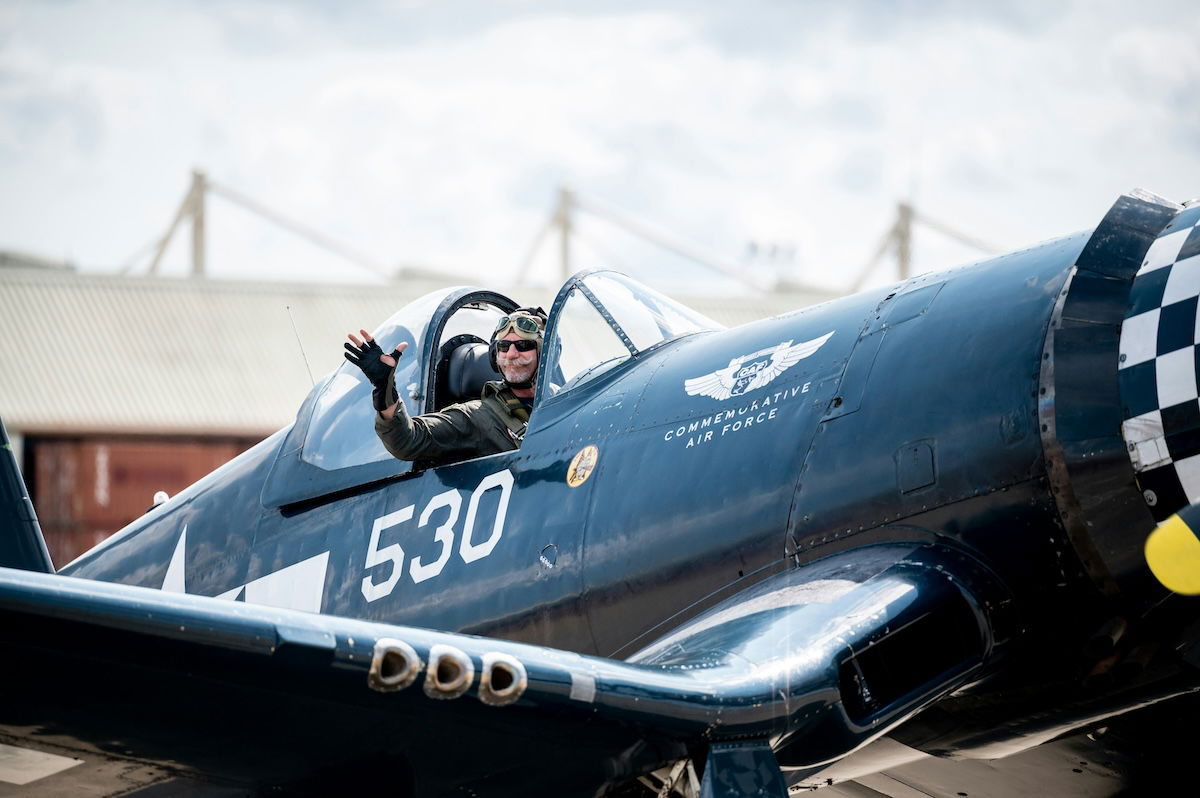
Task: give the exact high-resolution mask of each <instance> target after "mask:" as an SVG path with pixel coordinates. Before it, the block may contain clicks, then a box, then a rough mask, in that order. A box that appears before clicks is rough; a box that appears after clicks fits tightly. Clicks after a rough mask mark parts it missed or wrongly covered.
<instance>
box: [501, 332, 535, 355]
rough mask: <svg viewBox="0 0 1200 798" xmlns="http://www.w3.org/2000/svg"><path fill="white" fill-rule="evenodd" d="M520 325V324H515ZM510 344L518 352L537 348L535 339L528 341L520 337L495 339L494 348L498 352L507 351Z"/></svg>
mask: <svg viewBox="0 0 1200 798" xmlns="http://www.w3.org/2000/svg"><path fill="white" fill-rule="evenodd" d="M517 326H520V325H517ZM510 346H515V347H516V348H517V351H518V352H528V351H530V350H531V349H536V348H537V341H528V340H526V339H524V338H522V339H521V340H520V341H497V342H496V349H497V350H498V351H500V352H507V351H508V348H509V347H510Z"/></svg>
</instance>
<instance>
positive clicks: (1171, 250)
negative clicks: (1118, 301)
mask: <svg viewBox="0 0 1200 798" xmlns="http://www.w3.org/2000/svg"><path fill="white" fill-rule="evenodd" d="M1198 300H1200V205H1195V206H1192V207H1188V208H1185V209H1184V210H1182V211H1180V213H1179V214H1178V215H1176V217H1175V218H1174V220H1172V222H1171V223H1170V224H1169V225H1168V226H1167V227H1166V229H1165V230H1163V232H1162V233H1161V234H1160V235H1159V237H1158V239H1157V240H1156V241H1155V242H1154V244H1153V245H1152V246H1151V247H1150V250H1149V251H1148V252H1147V253H1146V259H1145V261H1144V262H1143V264H1142V266H1141V268H1140V269H1139V270H1138V273H1137V276H1136V277H1135V279H1134V282H1133V289H1132V291H1131V292H1130V305H1129V309H1128V311H1127V312H1126V315H1125V322H1124V324H1123V325H1122V327H1121V343H1120V350H1119V351H1120V363H1119V372H1118V373H1119V377H1120V386H1121V404H1122V411H1123V414H1124V419H1125V421H1124V423H1123V424H1122V426H1121V431H1122V434H1123V436H1124V438H1125V442H1126V444H1127V446H1128V449H1129V456H1130V459H1131V460H1132V461H1133V468H1134V471H1135V472H1136V474H1137V481H1138V485H1139V487H1141V489H1142V495H1143V496H1144V497H1145V499H1146V503H1147V505H1149V507H1150V511H1151V513H1152V514H1153V515H1154V517H1155V518H1156V519H1157V520H1160V521H1161V520H1163V519H1165V518H1167V517H1169V516H1170V515H1171V514H1172V513H1174V512H1175V511H1177V510H1179V509H1180V508H1182V507H1184V506H1186V505H1188V504H1194V503H1200V398H1198V396H1200V391H1198V390H1197V378H1196V375H1197V371H1198V370H1200V369H1198V365H1197V364H1198V363H1200V315H1198V314H1197V312H1196V308H1197V302H1198Z"/></svg>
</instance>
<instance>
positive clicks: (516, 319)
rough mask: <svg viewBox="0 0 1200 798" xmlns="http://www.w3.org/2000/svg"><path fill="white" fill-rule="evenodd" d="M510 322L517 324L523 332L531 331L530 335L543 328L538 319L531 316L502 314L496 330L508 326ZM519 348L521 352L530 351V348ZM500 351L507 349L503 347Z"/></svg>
mask: <svg viewBox="0 0 1200 798" xmlns="http://www.w3.org/2000/svg"><path fill="white" fill-rule="evenodd" d="M510 324H515V325H516V327H517V329H518V330H520V331H521V332H525V333H529V334H530V335H535V334H537V332H538V331H539V330H541V329H542V328H541V327H539V326H538V323H537V322H536V321H534V320H533V319H531V318H529V317H528V316H501V317H500V321H499V322H498V323H497V324H496V330H497V331H500V330H503V329H504V328H505V327H507V326H508V325H510ZM518 349H519V351H521V352H528V351H529V350H528V349H520V348H519V347H518ZM500 351H501V352H503V351H505V350H503V349H501V350H500Z"/></svg>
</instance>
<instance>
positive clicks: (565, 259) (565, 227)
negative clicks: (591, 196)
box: [554, 186, 575, 283]
mask: <svg viewBox="0 0 1200 798" xmlns="http://www.w3.org/2000/svg"><path fill="white" fill-rule="evenodd" d="M574 208H575V195H574V194H573V193H572V192H571V189H569V188H567V187H566V186H562V187H560V188H559V189H558V208H557V209H556V210H555V213H554V221H555V223H556V224H557V225H558V233H559V243H558V258H559V271H560V272H561V277H562V282H564V283H565V282H566V281H567V278H568V277H570V276H571V214H572V213H573V212H574Z"/></svg>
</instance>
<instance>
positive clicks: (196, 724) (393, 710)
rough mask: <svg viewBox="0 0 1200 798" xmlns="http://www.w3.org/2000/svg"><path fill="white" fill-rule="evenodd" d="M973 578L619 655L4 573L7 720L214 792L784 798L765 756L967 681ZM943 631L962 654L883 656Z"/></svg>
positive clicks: (976, 580) (928, 580) (695, 626)
mask: <svg viewBox="0 0 1200 798" xmlns="http://www.w3.org/2000/svg"><path fill="white" fill-rule="evenodd" d="M952 573H953V574H956V576H954V577H951V576H950V574H952ZM985 581H986V578H985V577H984V576H983V575H982V572H981V571H979V569H977V568H974V567H973V566H971V565H970V564H969V563H968V562H967V561H966V560H965V559H963V558H961V557H959V556H958V555H955V554H954V553H952V552H947V551H935V550H933V549H930V548H923V547H913V546H877V547H870V548H868V549H860V550H857V551H851V552H846V553H845V554H843V555H836V556H833V557H830V558H827V559H826V560H823V561H820V562H818V563H813V564H811V565H809V566H806V567H804V568H802V569H796V570H793V571H789V572H787V573H785V574H781V575H778V576H776V577H773V578H772V579H770V580H768V581H767V582H764V583H762V584H760V585H759V586H757V587H755V588H753V589H751V590H750V591H748V592H746V593H745V594H743V595H739V596H735V597H734V598H732V599H730V600H728V601H727V602H725V603H724V604H722V605H720V606H718V607H716V608H714V609H713V610H712V611H710V612H708V613H706V614H705V615H703V616H701V617H699V618H696V619H694V620H693V621H691V622H689V623H688V624H686V625H685V626H684V627H682V628H680V629H678V630H676V631H675V632H673V633H671V634H670V635H668V636H667V637H665V638H664V639H662V640H660V641H658V642H657V643H655V644H654V645H653V646H651V647H650V648H648V649H645V650H644V651H642V652H640V653H639V654H637V655H635V656H634V657H633V658H631V659H630V660H629V661H628V662H619V661H614V660H608V659H604V658H599V657H587V656H581V655H578V654H573V653H570V652H564V651H558V650H552V649H547V648H542V647H537V646H531V645H526V644H519V643H511V642H506V641H501V640H494V639H488V638H480V637H473V636H469V635H461V634H452V633H446V632H435V631H429V630H424V629H416V628H411V627H399V626H391V625H387V624H379V623H368V622H364V621H357V620H352V619H346V618H337V617H331V616H321V615H314V614H308V613H301V612H294V611H288V610H275V609H270V608H264V607H257V606H254V605H247V604H241V603H230V602H223V601H218V600H215V599H209V598H205V597H199V596H189V595H177V594H169V593H163V592H160V591H154V590H147V589H144V588H137V587H131V586H126V585H115V584H107V583H99V582H92V581H88V580H79V579H71V578H67V577H61V576H54V575H45V574H36V573H28V572H21V571H16V570H10V569H0V616H2V617H3V618H4V624H5V628H6V635H5V642H4V647H5V649H6V652H5V656H6V660H7V661H9V662H15V663H18V666H19V667H18V673H17V675H16V677H15V679H14V680H13V681H10V682H9V690H8V692H9V693H10V695H9V696H7V697H6V700H5V706H4V711H3V717H0V725H2V726H3V729H2V731H3V733H4V734H6V735H8V736H10V738H17V739H23V740H33V739H36V740H38V741H40V742H41V743H42V744H45V743H46V741H47V740H50V741H55V740H56V741H57V743H56V744H57V745H59V746H60V750H63V751H67V752H70V753H71V754H72V755H74V756H77V757H80V758H84V759H86V758H87V757H88V756H89V755H99V756H102V757H106V758H113V757H116V758H121V757H128V758H132V759H136V760H138V761H142V762H147V761H150V762H156V763H160V764H162V765H163V766H164V767H167V768H168V769H174V770H176V771H178V772H179V773H182V774H185V775H188V776H189V777H192V778H199V779H201V780H205V779H207V780H216V781H218V782H220V783H237V784H248V785H259V786H262V785H283V786H285V787H288V786H291V787H293V788H296V787H298V786H299V787H305V788H315V789H320V785H322V784H324V783H325V782H324V781H323V780H328V779H331V778H338V779H341V780H344V779H347V778H351V777H353V778H355V779H358V780H359V781H360V782H361V783H362V784H365V785H369V784H372V783H376V782H379V781H382V782H386V783H388V784H389V786H390V787H392V788H398V789H399V790H400V792H401V793H402V794H404V793H408V794H420V795H439V794H442V793H444V792H448V791H450V790H452V789H457V788H459V787H470V788H471V789H473V790H475V792H476V794H478V795H516V794H529V792H530V790H531V789H532V790H533V791H534V792H536V791H537V788H536V787H535V786H534V785H545V784H546V783H548V782H547V779H550V780H552V783H554V784H555V785H556V786H555V794H559V795H575V794H578V795H594V794H598V793H599V792H603V791H604V790H607V789H609V788H612V787H614V786H615V785H618V784H620V783H622V782H625V781H628V780H630V779H633V778H636V777H638V776H640V775H642V774H645V773H648V772H649V771H651V770H653V769H655V768H658V767H660V766H662V765H664V764H667V763H670V762H672V761H676V760H679V759H682V758H685V757H692V758H693V759H696V758H697V757H700V758H702V757H703V756H705V755H709V767H708V768H707V769H706V772H705V777H704V785H703V790H704V792H703V793H702V794H705V795H713V796H717V795H740V794H744V792H730V791H729V789H733V788H729V789H726V788H724V787H722V785H723V784H725V785H728V784H735V783H736V784H741V785H742V786H741V787H737V788H736V789H738V790H742V789H743V788H744V787H745V784H746V781H745V779H746V778H747V774H750V776H752V777H753V778H754V779H758V780H759V782H761V783H760V788H761V791H760V793H759V794H763V795H783V794H784V792H783V791H782V790H783V787H782V784H783V782H782V780H781V779H780V777H779V768H778V765H776V762H775V755H773V754H772V748H774V749H775V751H777V752H778V757H779V761H780V762H781V763H783V764H785V765H788V766H791V767H799V766H812V765H815V764H817V763H820V762H824V761H828V760H829V759H832V758H836V757H838V756H841V755H842V754H844V753H846V752H847V751H849V750H851V749H853V748H855V747H857V746H859V745H861V744H863V743H864V742H866V741H868V740H869V739H871V738H873V737H876V736H878V735H879V734H882V733H883V732H884V731H886V730H887V729H888V728H890V727H891V726H893V725H895V724H896V723H898V722H900V721H901V720H903V719H904V718H905V717H907V716H908V715H910V714H911V713H912V712H914V711H916V710H917V709H919V708H920V707H922V706H925V705H927V704H928V703H929V702H931V701H934V700H936V699H937V698H938V697H940V696H941V695H943V694H945V693H946V692H947V691H948V690H951V689H953V688H954V687H956V686H958V685H961V684H962V683H964V682H965V681H967V680H968V679H970V678H972V676H974V675H975V674H977V673H978V672H979V671H980V669H981V668H982V667H983V666H984V664H985V663H986V662H987V660H988V658H989V656H990V653H991V651H992V649H993V647H994V642H995V641H994V640H993V639H992V637H991V633H990V631H989V630H990V628H991V626H992V624H991V622H990V620H989V619H988V618H987V617H986V614H985V611H984V610H983V609H982V607H983V603H982V602H980V601H979V600H978V599H977V598H976V597H975V593H974V591H975V590H976V589H979V588H981V586H983V585H984V582H985ZM941 638H951V639H954V640H957V641H960V643H958V644H956V645H955V646H952V647H950V648H949V649H947V650H946V651H945V652H944V653H942V654H939V655H937V656H931V655H929V654H928V652H926V654H925V656H923V657H917V658H915V659H917V660H919V661H920V663H922V664H920V665H918V666H910V667H906V668H905V669H904V670H903V672H900V671H898V670H897V669H895V668H894V667H891V666H889V665H888V664H887V663H888V662H889V661H891V660H893V659H894V658H896V657H900V656H903V652H902V651H901V649H902V648H905V649H907V648H911V647H913V646H916V647H919V648H921V649H922V650H926V649H928V648H929V646H930V644H931V642H933V641H935V640H938V639H941ZM943 648H945V646H943ZM14 686H15V687H16V689H12V688H13V687H14ZM452 699H457V700H452ZM474 699H479V700H474ZM31 730H33V731H31ZM768 742H769V743H770V744H771V745H770V746H768V744H767V743H768ZM731 773H733V774H735V775H738V778H737V779H735V778H733V776H732V775H731ZM753 774H759V775H757V776H754V775H753ZM738 779H741V781H738ZM764 779H765V780H766V781H763V780H764ZM337 783H339V784H341V783H342V781H338V782H337ZM314 785H316V786H315V787H314Z"/></svg>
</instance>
